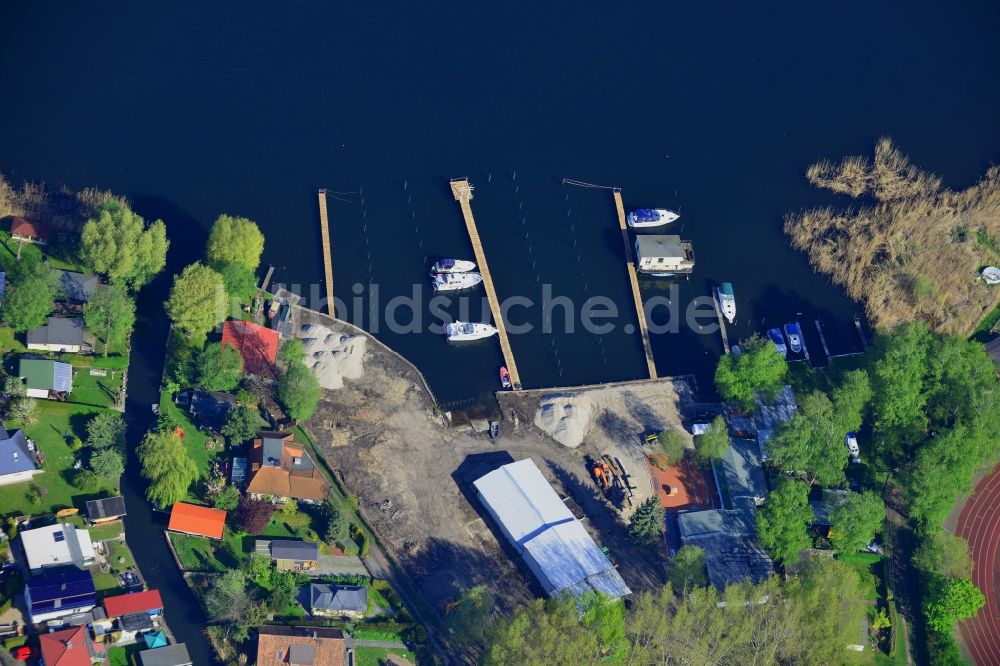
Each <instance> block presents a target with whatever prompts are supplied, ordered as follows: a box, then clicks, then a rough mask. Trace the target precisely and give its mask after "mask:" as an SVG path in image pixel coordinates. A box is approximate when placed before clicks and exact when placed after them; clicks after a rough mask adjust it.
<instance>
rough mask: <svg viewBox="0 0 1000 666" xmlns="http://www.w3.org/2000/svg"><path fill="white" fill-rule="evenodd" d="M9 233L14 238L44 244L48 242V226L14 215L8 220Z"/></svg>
mask: <svg viewBox="0 0 1000 666" xmlns="http://www.w3.org/2000/svg"><path fill="white" fill-rule="evenodd" d="M10 235H11V236H12V237H13V238H14V240H19V241H24V242H26V243H38V244H39V245H45V244H47V243H48V242H49V235H50V231H49V228H48V226H47V225H45V224H42V223H41V222H31V221H29V220H26V219H24V218H23V217H15V218H14V219H13V220H11V221H10Z"/></svg>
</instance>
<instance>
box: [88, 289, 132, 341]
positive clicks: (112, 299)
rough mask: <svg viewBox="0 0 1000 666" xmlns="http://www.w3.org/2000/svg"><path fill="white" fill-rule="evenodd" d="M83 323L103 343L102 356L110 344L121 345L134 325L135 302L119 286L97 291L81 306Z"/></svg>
mask: <svg viewBox="0 0 1000 666" xmlns="http://www.w3.org/2000/svg"><path fill="white" fill-rule="evenodd" d="M83 323H84V324H85V325H86V326H87V330H88V331H90V332H91V333H93V334H94V335H96V336H97V338H98V339H99V340H100V341H101V342H102V343H104V355H105V356H107V355H108V348H109V347H110V346H111V345H112V344H115V345H117V344H123V343H124V342H125V338H126V336H128V334H129V331H131V330H132V327H133V326H134V325H135V300H134V299H133V298H132V297H131V296H129V294H128V292H127V291H126V290H125V287H124V286H123V285H120V284H109V285H108V286H106V287H105V288H103V289H98V290H97V291H96V292H94V295H93V296H92V297H91V299H90V300H89V301H87V302H86V303H84V305H83Z"/></svg>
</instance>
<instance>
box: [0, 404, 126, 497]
mask: <svg viewBox="0 0 1000 666" xmlns="http://www.w3.org/2000/svg"><path fill="white" fill-rule="evenodd" d="M37 402H38V421H37V422H36V423H34V424H32V425H29V426H27V427H26V428H25V429H24V431H25V434H27V436H28V437H29V438H31V439H32V440H33V441H34V442H35V446H37V447H38V449H39V450H40V451H41V452H42V454H43V455H44V457H45V466H44V467H43V469H44V471H43V472H42V473H41V474H38V475H36V476H35V478H34V481H33V482H34V483H35V484H37V485H38V486H39V487H40V488H43V489H44V492H45V496H44V497H43V498H42V501H41V503H39V504H35V505H33V504H31V502H30V501H29V500H28V497H27V491H28V488H29V486H30V484H28V483H16V484H13V485H10V486H0V511H2V512H3V515H5V516H8V515H29V514H30V515H37V514H41V513H47V512H50V511H53V510H57V509H61V508H66V507H71V506H75V507H77V508H78V509H80V510H81V511H83V510H84V508H85V503H86V502H87V500H91V499H96V498H98V497H107V496H110V495H113V494H115V493H117V487H116V484H115V483H114V482H113V481H109V480H102V482H101V486H100V487H99V488H98V490H97V491H95V492H94V493H89V494H88V493H84V492H82V491H81V490H78V489H77V488H74V487H73V486H72V485H70V482H69V472H71V471H72V467H73V463H74V461H75V458H74V456H73V453H72V452H70V450H69V447H68V446H67V445H66V440H65V438H64V436H63V435H64V433H69V434H70V435H76V436H77V437H80V438H84V437H86V435H87V433H86V424H87V421H88V420H89V419H90V417H91V416H92V415H94V414H96V413H97V412H98V411H100V410H99V409H97V408H94V407H88V406H86V405H75V404H72V403H65V402H55V401H52V400H38V401H37ZM7 425H8V427H13V425H14V424H7Z"/></svg>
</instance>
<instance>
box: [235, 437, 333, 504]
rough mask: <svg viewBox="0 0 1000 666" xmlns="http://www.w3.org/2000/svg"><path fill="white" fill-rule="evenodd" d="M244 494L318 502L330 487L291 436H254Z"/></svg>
mask: <svg viewBox="0 0 1000 666" xmlns="http://www.w3.org/2000/svg"><path fill="white" fill-rule="evenodd" d="M246 491H247V493H249V494H250V495H253V496H255V497H277V498H282V499H297V500H306V501H310V502H322V501H323V500H324V499H326V496H327V493H329V492H330V486H328V485H327V483H326V479H324V478H323V474H322V472H320V471H319V469H317V467H316V463H314V462H313V460H312V458H311V457H310V456H309V453H308V452H307V451H306V450H305V446H303V445H302V444H301V443H299V442H296V441H295V434H294V433H290V432H258V433H257V437H256V439H254V441H253V446H252V448H251V450H250V478H249V482H248V483H247V487H246Z"/></svg>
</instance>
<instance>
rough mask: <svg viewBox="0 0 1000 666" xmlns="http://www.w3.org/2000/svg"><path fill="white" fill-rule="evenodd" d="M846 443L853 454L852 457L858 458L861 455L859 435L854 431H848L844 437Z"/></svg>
mask: <svg viewBox="0 0 1000 666" xmlns="http://www.w3.org/2000/svg"><path fill="white" fill-rule="evenodd" d="M844 445H845V446H846V447H847V451H848V452H849V453H850V454H851V457H852V458H855V459H856V458H857V457H858V456H859V455H861V449H860V448H859V447H858V436H857V435H855V434H854V433H853V432H849V433H847V437H845V438H844Z"/></svg>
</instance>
